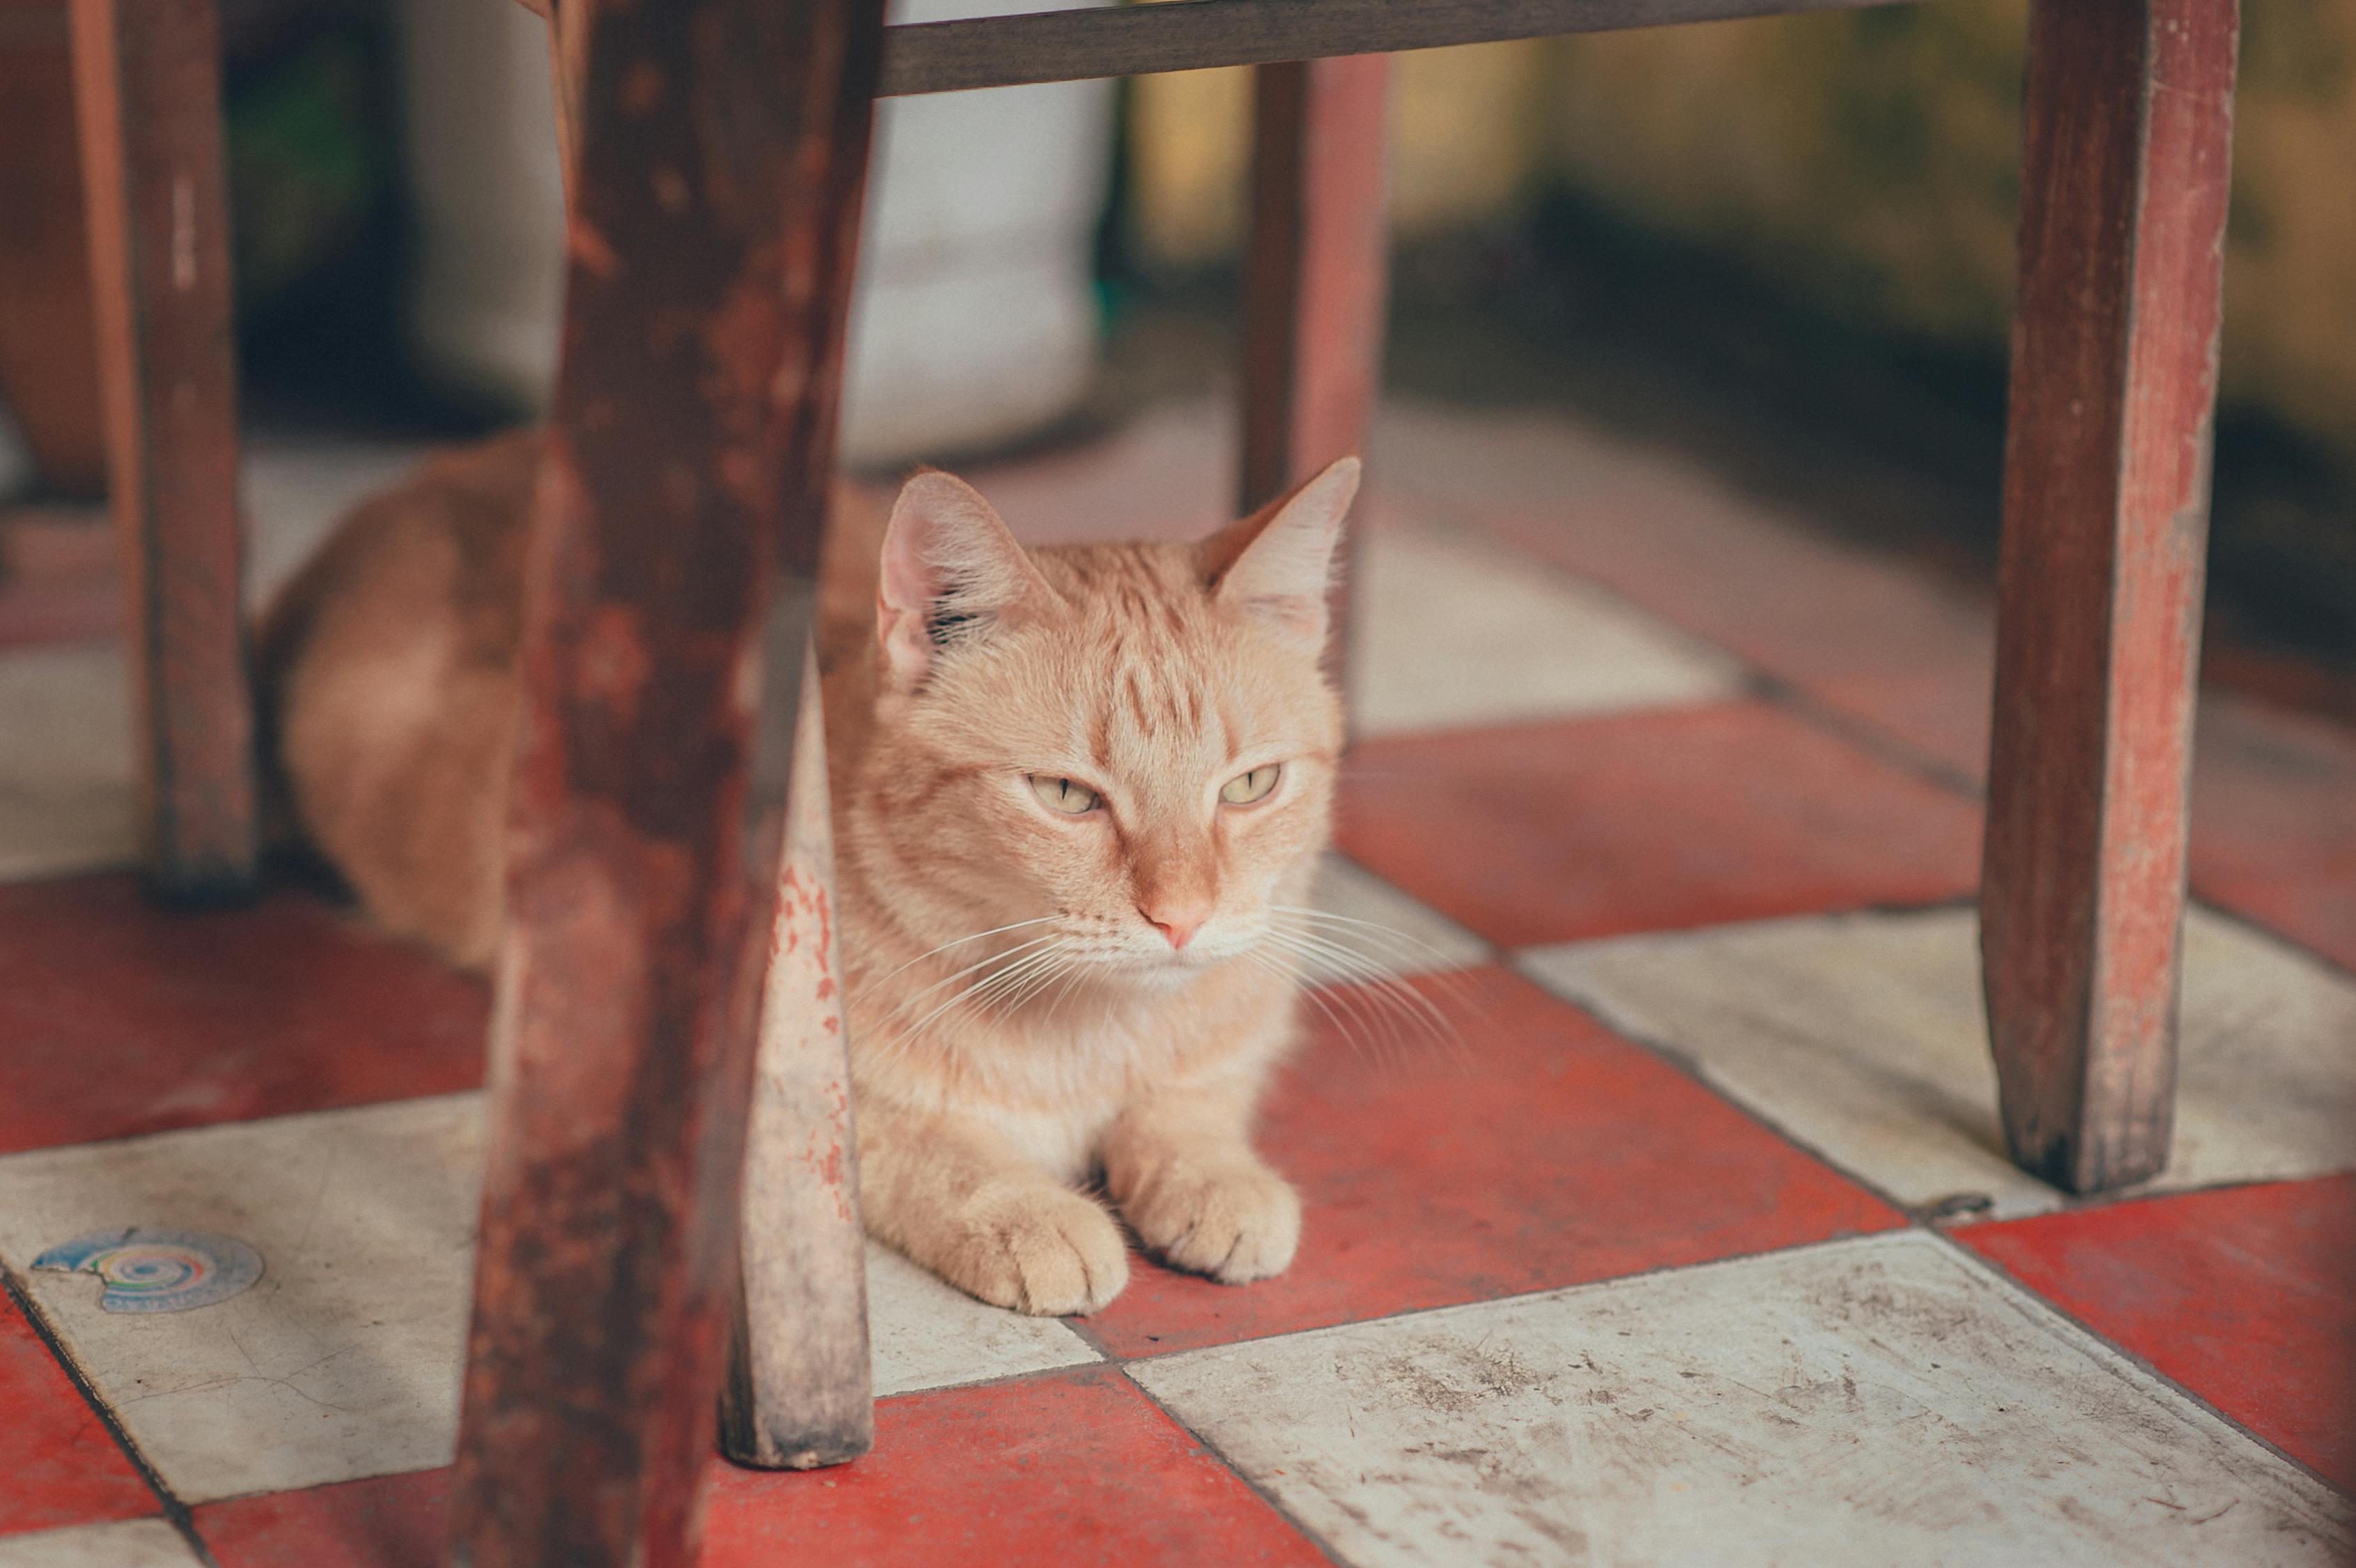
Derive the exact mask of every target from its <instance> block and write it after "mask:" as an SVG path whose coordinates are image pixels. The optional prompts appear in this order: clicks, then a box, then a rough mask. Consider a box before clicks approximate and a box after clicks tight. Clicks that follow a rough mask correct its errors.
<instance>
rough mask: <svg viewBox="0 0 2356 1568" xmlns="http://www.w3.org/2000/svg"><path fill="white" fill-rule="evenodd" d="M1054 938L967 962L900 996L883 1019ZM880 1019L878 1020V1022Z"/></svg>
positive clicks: (1037, 939)
mask: <svg viewBox="0 0 2356 1568" xmlns="http://www.w3.org/2000/svg"><path fill="white" fill-rule="evenodd" d="M1054 940H1056V939H1055V934H1054V933H1053V932H1050V933H1049V934H1048V935H1046V936H1044V937H1033V938H1032V939H1031V940H1029V941H1027V942H1017V943H1015V944H1014V945H1013V946H1012V947H1011V948H1007V949H1005V950H1001V951H999V952H994V953H991V955H990V956H989V957H988V958H985V959H983V960H981V961H980V962H978V963H969V964H968V965H966V966H965V967H964V968H963V969H960V970H958V971H957V972H955V973H953V974H949V975H946V976H944V977H943V978H941V979H939V980H936V981H934V982H933V983H931V984H930V985H927V986H926V987H925V988H924V989H923V990H921V991H917V992H914V993H910V994H909V995H907V996H905V997H904V998H902V999H901V1000H900V1001H899V1002H897V1003H895V1004H894V1005H893V1006H892V1008H891V1010H890V1011H888V1012H886V1013H885V1014H884V1015H883V1017H884V1018H885V1019H889V1018H891V1017H893V1016H894V1015H897V1014H899V1013H902V1012H905V1011H906V1010H907V1009H908V1008H910V1007H913V1006H914V1005H916V1004H917V1003H918V1002H921V1001H923V1000H924V999H925V998H926V997H927V996H929V995H931V994H932V993H934V992H936V991H938V990H939V989H940V988H941V987H942V986H944V985H948V984H952V983H955V982H957V981H959V980H962V979H964V978H965V977H966V976H967V975H969V974H971V973H973V972H974V971H976V970H979V969H987V968H989V967H990V966H991V964H993V963H999V962H1002V961H1005V960H1007V959H1009V958H1012V957H1013V956H1014V955H1015V954H1017V953H1020V952H1025V951H1028V950H1032V949H1033V948H1036V947H1039V946H1040V945H1041V944H1043V943H1046V942H1052V941H1054ZM903 967H904V968H905V965H904V966H903ZM873 989H874V987H873V986H869V987H866V988H864V989H862V991H861V993H860V994H861V995H862V996H863V995H865V994H866V993H867V992H868V991H872V990H873ZM880 1021H881V1020H879V1022H880Z"/></svg>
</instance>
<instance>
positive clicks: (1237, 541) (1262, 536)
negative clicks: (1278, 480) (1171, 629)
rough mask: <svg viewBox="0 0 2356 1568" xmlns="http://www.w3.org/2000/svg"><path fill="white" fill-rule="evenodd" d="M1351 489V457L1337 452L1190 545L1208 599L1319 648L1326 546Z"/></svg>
mask: <svg viewBox="0 0 2356 1568" xmlns="http://www.w3.org/2000/svg"><path fill="white" fill-rule="evenodd" d="M1357 493H1358V460H1357V458H1355V457H1344V458H1342V459H1341V460H1340V461H1339V462H1336V463H1334V464H1333V465H1332V466H1331V467H1328V468H1327V469H1326V470H1325V471H1324V472H1323V473H1322V474H1319V475H1318V476H1317V477H1316V478H1313V479H1312V480H1310V481H1309V482H1308V483H1307V484H1305V485H1303V486H1301V488H1300V489H1297V490H1295V491H1293V492H1292V493H1291V494H1290V495H1289V496H1287V497H1285V498H1284V499H1282V500H1280V501H1276V502H1273V503H1271V504H1270V505H1269V506H1265V507H1262V508H1261V509H1260V510H1258V511H1257V512H1254V513H1253V514H1252V515H1251V516H1249V517H1248V518H1246V519H1244V520H1243V521H1241V522H1238V523H1235V524H1232V525H1230V526H1229V527H1226V528H1223V529H1221V530H1220V531H1219V532H1216V533H1215V534H1213V535H1211V537H1210V538H1208V539H1205V541H1203V542H1202V543H1200V544H1198V545H1196V546H1195V547H1194V551H1195V560H1196V561H1197V562H1198V563H1199V564H1200V565H1201V567H1202V571H1203V578H1204V581H1205V582H1206V583H1207V584H1209V585H1210V588H1211V596H1212V597H1213V598H1215V600H1217V601H1218V603H1220V604H1221V605H1223V606H1226V607H1228V608H1230V609H1234V610H1237V611H1238V612H1240V613H1242V614H1245V615H1249V616H1253V617H1256V618H1259V619H1261V620H1263V621H1266V622H1267V623H1268V624H1269V625H1271V626H1274V627H1277V628H1280V629H1282V630H1284V631H1286V632H1289V633H1290V634H1292V635H1293V636H1296V637H1298V638H1300V639H1301V640H1303V641H1305V642H1307V643H1309V644H1310V645H1312V647H1316V648H1323V646H1324V645H1325V620H1326V609H1325V598H1326V593H1327V590H1328V589H1329V588H1330V587H1331V586H1332V585H1333V550H1334V546H1336V545H1337V544H1339V543H1340V542H1341V539H1342V518H1343V516H1344V514H1345V513H1346V512H1348V511H1349V510H1350V502H1351V500H1352V499H1353V498H1355V496H1356V495H1357Z"/></svg>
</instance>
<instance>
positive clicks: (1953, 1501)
mask: <svg viewBox="0 0 2356 1568" xmlns="http://www.w3.org/2000/svg"><path fill="white" fill-rule="evenodd" d="M1132 1370H1133V1372H1134V1374H1135V1375H1136V1377H1137V1378H1138V1380H1139V1381H1141V1383H1143V1384H1144V1385H1145V1387H1146V1388H1147V1389H1148V1390H1150V1391H1151V1392H1152V1393H1153V1395H1154V1396H1155V1397H1156V1398H1157V1399H1160V1400H1161V1401H1162V1402H1164V1403H1165V1404H1167V1405H1168V1406H1169V1407H1170V1408H1171V1410H1172V1411H1173V1412H1174V1413H1175V1414H1176V1415H1177V1416H1178V1417H1179V1419H1180V1420H1182V1421H1183V1422H1184V1423H1186V1424H1187V1425H1188V1426H1189V1427H1190V1428H1192V1429H1193V1430H1194V1431H1195V1432H1196V1433H1198V1434H1201V1435H1202V1436H1203V1437H1204V1438H1205V1440H1206V1441H1207V1442H1208V1443H1209V1444H1211V1445H1212V1446H1213V1447H1214V1448H1215V1449H1216V1450H1217V1451H1218V1452H1219V1453H1220V1454H1221V1455H1225V1456H1226V1458H1227V1459H1228V1460H1229V1461H1230V1462H1231V1463H1234V1464H1235V1465H1237V1466H1238V1467H1239V1468H1240V1469H1242V1470H1243V1472H1244V1473H1245V1474H1246V1475H1247V1476H1248V1477H1251V1479H1253V1480H1254V1481H1255V1482H1256V1483H1258V1485H1259V1486H1260V1487H1264V1488H1266V1489H1267V1490H1268V1491H1269V1492H1270V1493H1271V1494H1273V1495H1274V1496H1275V1498H1277V1499H1278V1500H1279V1501H1280V1503H1282V1504H1283V1505H1284V1506H1285V1507H1286V1508H1287V1509H1289V1510H1290V1511H1291V1512H1292V1514H1293V1515H1294V1516H1295V1517H1296V1518H1299V1519H1301V1520H1303V1521H1304V1522H1305V1523H1307V1524H1308V1525H1309V1526H1310V1527H1311V1528H1312V1529H1313V1530H1317V1531H1318V1532H1319V1533H1321V1534H1322V1535H1323V1537H1324V1538H1325V1539H1326V1540H1327V1541H1330V1542H1332V1543H1333V1545H1334V1546H1335V1547H1336V1548H1337V1549H1338V1550H1339V1552H1341V1553H1342V1555H1344V1557H1346V1558H1347V1559H1348V1560H1349V1561H1350V1562H1351V1563H1355V1564H1358V1565H1359V1568H1391V1565H1394V1564H1396V1565H1398V1568H1409V1565H1412V1568H1431V1565H1435V1564H1455V1563H1498V1564H1504V1563H1631V1564H1633V1563H1664V1564H1666V1563H1680V1564H1682V1563H1709V1564H1713V1565H1719V1568H1742V1565H1746V1564H1761V1565H1766V1564H1783V1565H1789V1564H1804V1565H1806V1568H1851V1565H1855V1568H1865V1565H1869V1564H1870V1565H1874V1568H1884V1565H1888V1564H1896V1563H1939V1564H1943V1565H1947V1568H1965V1565H1974V1564H1987V1565H1988V1568H2012V1565H2015V1564H2022V1563H2035V1564H2039V1565H2040V1568H2048V1565H2050V1568H2070V1565H2077V1564H2084V1565H2087V1568H2096V1565H2100V1568H2112V1565H2115V1564H2121V1563H2136V1564H2138V1565H2151V1568H2160V1565H2167V1564H2182V1565H2184V1568H2218V1565H2221V1564H2226V1563H2233V1564H2254V1563H2266V1564H2295V1563H2297V1564H2303V1563H2314V1564H2318V1565H2321V1564H2327V1563H2340V1562H2342V1561H2344V1560H2345V1554H2346V1552H2347V1550H2348V1547H2349V1544H2350V1541H2351V1517H2350V1509H2349V1505H2348V1503H2347V1501H2346V1500H2345V1499H2343V1498H2340V1497H2339V1496H2338V1495H2337V1494H2335V1493H2333V1492H2332V1491H2331V1490H2330V1489H2329V1488H2328V1487H2325V1486H2323V1485H2322V1484H2321V1483H2320V1482H2318V1481H2316V1480H2315V1479H2314V1478H2313V1477H2309V1476H2308V1475H2307V1474H2306V1472H2304V1471H2302V1470H2299V1469H2298V1468H2297V1467H2296V1466H2293V1465H2291V1464H2289V1463H2288V1462H2287V1461H2286V1460H2283V1459H2281V1458H2279V1457H2278V1456H2276V1455H2274V1454H2273V1453H2272V1452H2271V1451H2269V1450H2267V1449H2265V1447H2263V1446H2261V1445H2260V1444H2257V1443H2256V1442H2254V1440H2252V1439H2251V1438H2249V1437H2248V1436H2246V1435H2244V1434H2242V1433H2240V1432H2239V1431H2238V1430H2236V1429H2234V1428H2233V1427H2231V1426H2229V1425H2227V1424H2226V1423H2224V1422H2222V1421H2220V1420H2219V1419H2217V1418H2216V1417H2214V1416H2212V1415H2211V1414H2209V1413H2208V1412H2206V1411H2205V1410H2203V1409H2201V1408H2200V1407H2199V1406H2197V1405H2195V1404H2193V1403H2192V1402H2190V1401H2189V1400H2186V1399H2185V1398H2183V1397H2182V1396H2181V1395H2179V1394H2177V1393H2176V1392H2174V1391H2172V1390H2170V1389H2169V1388H2167V1387H2166V1386H2165V1385H2163V1384H2160V1383H2158V1381H2156V1380H2153V1379H2152V1378H2150V1377H2149V1376H2148V1375H2147V1374H2145V1373H2143V1372H2141V1371H2140V1370H2138V1369H2136V1368H2135V1367H2133V1366H2132V1365H2130V1364H2129V1363H2127V1362H2126V1360H2124V1359H2122V1358H2120V1357H2119V1356H2118V1355H2117V1354H2116V1353H2115V1352H2114V1351H2112V1350H2110V1349H2108V1348H2105V1347H2104V1346H2102V1345H2101V1344H2100V1343H2098V1342H2097V1341H2095V1340H2094V1339H2093V1338H2091V1337H2088V1336H2087V1335H2085V1334H2084V1333H2083V1332H2082V1331H2081V1330H2079V1329H2077V1328H2075V1327H2074V1326H2072V1325H2070V1324H2068V1323H2066V1322H2065V1321H2063V1320H2062V1319H2061V1317H2059V1316H2057V1315H2055V1314H2054V1313H2052V1312H2051V1311H2049V1310H2048V1309H2046V1308H2045V1307H2043V1306H2042V1305H2039V1304H2038V1303H2037V1302H2036V1301H2035V1300H2034V1299H2032V1298H2030V1297H2029V1296H2028V1295H2026V1294H2023V1293H2021V1292H2020V1291H2019V1290H2018V1289H2017V1288H2015V1287H2013V1286H2011V1285H2010V1284H2008V1283H2005V1282H2004V1281H2002V1280H2001V1279H1999V1278H1997V1276H1996V1274H1995V1273H1993V1272H1991V1271H1989V1270H1987V1268H1985V1267H1983V1266H1981V1265H1980V1264H1978V1263H1976V1262H1974V1261H1971V1260H1968V1259H1966V1258H1965V1257H1963V1256H1961V1255H1959V1254H1958V1253H1957V1252H1956V1251H1954V1250H1953V1249H1952V1248H1950V1247H1948V1246H1947V1245H1946V1244H1945V1243H1944V1242H1942V1241H1940V1240H1937V1239H1936V1238H1934V1237H1932V1236H1929V1235H1927V1234H1925V1233H1923V1232H1921V1231H1906V1232H1897V1233H1893V1234H1890V1235H1887V1236H1881V1237H1875V1238H1870V1239H1868V1240H1861V1241H1852V1242H1840V1243H1835V1244H1833V1245H1830V1246H1825V1247H1817V1248H1809V1249H1804V1250H1802V1251H1793V1252H1783V1253H1777V1254H1774V1255H1772V1256H1768V1257H1763V1258H1753V1259H1746V1260H1743V1261H1740V1262H1730V1263H1721V1264H1715V1265H1711V1266H1708V1267H1704V1268H1697V1269H1687V1270H1679V1271H1675V1272H1672V1273H1664V1274H1655V1275H1649V1276H1645V1277H1643V1278H1639V1279H1633V1280H1625V1281H1620V1282H1617V1283H1610V1284H1602V1285H1591V1286H1586V1287H1582V1288H1580V1289H1575V1290H1569V1291H1561V1292H1555V1293H1551V1294H1546V1295H1540V1296H1527V1297H1521V1298H1518V1299H1515V1300H1511V1301H1505V1302H1492V1303H1484V1304H1482V1305H1473V1306H1465V1307H1458V1308H1452V1309H1450V1310H1447V1311H1443V1312H1436V1313H1428V1314H1422V1315H1419V1316H1408V1317H1401V1318H1391V1319H1387V1320H1384V1321H1380V1322H1376V1323H1367V1324H1358V1325H1354V1326H1347V1327H1343V1328H1335V1329H1326V1330H1322V1331H1319V1332H1316V1333H1312V1334H1299V1335H1293V1336H1290V1337H1285V1338H1279V1339H1273V1340H1260V1341H1255V1342H1253V1343H1249V1344H1245V1345H1238V1346H1230V1347H1223V1348H1218V1349H1213V1350H1203V1351H1195V1352H1190V1353H1187V1354H1183V1355H1176V1356H1171V1357H1166V1358H1163V1359H1159V1360H1152V1361H1148V1362H1144V1363H1142V1364H1139V1365H1136V1366H1134V1367H1133V1368H1132Z"/></svg>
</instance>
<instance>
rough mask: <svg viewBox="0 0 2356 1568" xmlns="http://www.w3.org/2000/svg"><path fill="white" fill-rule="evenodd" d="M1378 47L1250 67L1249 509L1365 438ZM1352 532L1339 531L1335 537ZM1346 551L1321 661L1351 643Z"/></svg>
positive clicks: (1384, 294) (1373, 344)
mask: <svg viewBox="0 0 2356 1568" xmlns="http://www.w3.org/2000/svg"><path fill="white" fill-rule="evenodd" d="M1389 84H1390V57H1389V56H1388V55H1351V56H1346V57H1344V58H1342V59H1318V60H1294V61H1290V62H1288V63H1286V64H1282V65H1264V66H1261V67H1259V68H1258V71H1257V73H1256V79H1255V82H1254V89H1253V104H1252V136H1253V142H1252V199H1251V250H1250V253H1249V255H1248V258H1247V263H1246V267H1245V273H1244V364H1243V371H1244V376H1243V464H1242V475H1241V487H1240V492H1239V495H1238V498H1237V499H1238V501H1239V506H1238V513H1239V515H1248V514H1249V513H1251V512H1253V511H1256V510H1258V509H1259V508H1260V507H1262V506H1265V505H1266V504H1268V503H1269V501H1271V500H1274V499H1276V498H1277V497H1279V496H1281V495H1283V494H1285V493H1286V492H1287V491H1289V490H1290V489H1292V488H1293V487H1294V486H1295V485H1299V484H1301V483H1303V482H1305V481H1306V480H1308V479H1309V478H1311V477H1312V476H1313V475H1315V474H1316V473H1317V471H1318V470H1319V469H1321V468H1323V467H1325V465H1327V464H1328V463H1331V462H1332V461H1333V459H1335V458H1336V457H1342V456H1347V455H1349V454H1350V453H1353V452H1355V451H1358V450H1359V449H1360V448H1361V446H1363V445H1364V444H1365V436H1366V426H1367V422H1368V421H1369V419H1370V418H1371V417H1372V416H1373V413H1374V408H1375V396H1376V392H1377V391H1378V390H1379V388H1380V385H1381V381H1382V359H1383V312H1384V307H1385V305H1386V304H1387V300H1388V297H1389V280H1390V268H1389V210H1388V208H1387V204H1386V202H1385V200H1384V177H1383V175H1384V157H1383V145H1384V109H1385V105H1386V102H1387V97H1388V90H1389ZM1354 538H1355V535H1345V536H1344V546H1343V547H1344V550H1345V551H1349V550H1351V549H1352V548H1353V545H1352V541H1353V539H1354ZM1349 578H1350V572H1349V563H1348V562H1347V561H1344V564H1343V569H1342V571H1341V572H1340V573H1339V574H1338V575H1337V579H1336V586H1335V590H1334V594H1335V597H1334V604H1333V627H1334V628H1335V629H1334V635H1333V641H1332V643H1331V645H1330V647H1329V650H1328V657H1329V660H1330V665H1329V667H1330V668H1331V669H1332V670H1333V671H1334V674H1335V676H1336V677H1337V678H1339V677H1340V676H1341V675H1342V673H1343V672H1344V670H1345V669H1346V666H1347V661H1348V650H1349V629H1348V628H1349V626H1350V618H1349V601H1348V597H1347V585H1348V583H1349Z"/></svg>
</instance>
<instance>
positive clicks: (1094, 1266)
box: [944, 1187, 1129, 1317]
mask: <svg viewBox="0 0 2356 1568" xmlns="http://www.w3.org/2000/svg"><path fill="white" fill-rule="evenodd" d="M974 1219H975V1221H976V1224H975V1227H974V1235H973V1237H972V1239H971V1240H969V1242H968V1243H967V1244H966V1245H965V1246H964V1247H962V1248H960V1249H959V1251H958V1258H957V1259H956V1261H955V1266H954V1267H952V1268H950V1269H948V1270H945V1271H944V1272H945V1273H948V1275H949V1278H950V1280H951V1283H955V1284H958V1285H960V1286H962V1287H963V1288H964V1289H966V1290H967V1291H969V1292H970V1293H972V1294H975V1295H977V1296H980V1298H981V1299H982V1300H984V1301H986V1302H989V1303H991V1305H995V1306H1004V1307H1012V1309H1013V1310H1015V1311H1016V1312H1028V1313H1032V1314H1034V1315H1036V1316H1041V1317H1065V1316H1072V1315H1074V1314H1082V1313H1090V1312H1095V1311H1098V1309H1099V1308H1101V1307H1103V1306H1104V1305H1107V1304H1108V1303H1109V1302H1110V1301H1111V1300H1112V1298H1113V1297H1115V1296H1117V1295H1119V1294H1120V1293H1121V1287H1122V1286H1124V1285H1126V1284H1128V1283H1129V1248H1128V1245H1127V1244H1126V1243H1125V1242H1123V1241H1122V1240H1121V1236H1120V1228H1119V1226H1117V1225H1115V1224H1114V1223H1113V1221H1112V1217H1111V1216H1110V1215H1108V1214H1107V1213H1106V1212H1105V1211H1104V1210H1103V1209H1102V1208H1098V1206H1097V1205H1095V1204H1094V1203H1091V1202H1089V1201H1088V1200H1087V1198H1085V1197H1080V1196H1079V1195H1078V1194H1077V1193H1074V1192H1066V1190H1064V1189H1063V1188H1062V1187H1040V1188H1036V1189H1032V1190H1026V1191H1023V1192H1021V1193H1017V1194H1012V1195H1010V1196H1008V1197H1005V1198H1003V1199H1001V1200H1000V1201H999V1202H998V1203H995V1204H993V1205H991V1206H990V1208H988V1209H987V1210H986V1211H984V1212H982V1213H980V1214H977V1215H976V1216H974Z"/></svg>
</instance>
